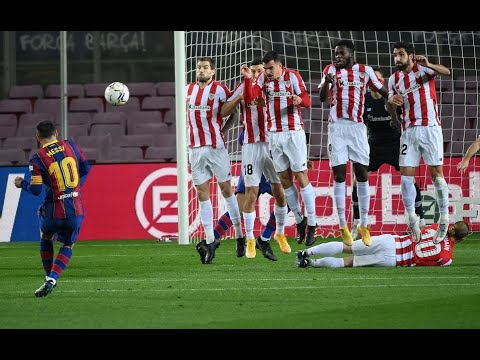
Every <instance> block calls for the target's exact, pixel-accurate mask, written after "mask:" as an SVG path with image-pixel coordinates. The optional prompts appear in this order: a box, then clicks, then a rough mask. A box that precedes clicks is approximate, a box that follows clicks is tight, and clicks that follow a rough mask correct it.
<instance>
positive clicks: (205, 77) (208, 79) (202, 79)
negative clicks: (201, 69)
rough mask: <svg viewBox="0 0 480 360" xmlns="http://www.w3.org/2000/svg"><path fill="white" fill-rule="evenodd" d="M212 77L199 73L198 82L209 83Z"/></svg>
mask: <svg viewBox="0 0 480 360" xmlns="http://www.w3.org/2000/svg"><path fill="white" fill-rule="evenodd" d="M211 79H212V77H211V76H210V77H207V76H202V75H197V82H199V83H205V84H206V83H208V82H209V81H210V80H211Z"/></svg>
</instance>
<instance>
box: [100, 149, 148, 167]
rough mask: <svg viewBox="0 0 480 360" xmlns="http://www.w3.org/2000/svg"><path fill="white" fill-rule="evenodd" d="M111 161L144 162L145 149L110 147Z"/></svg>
mask: <svg viewBox="0 0 480 360" xmlns="http://www.w3.org/2000/svg"><path fill="white" fill-rule="evenodd" d="M108 160H109V161H111V162H124V163H128V162H142V161H143V151H142V149H140V148H137V147H116V146H114V147H112V148H111V149H110V157H109V159H108Z"/></svg>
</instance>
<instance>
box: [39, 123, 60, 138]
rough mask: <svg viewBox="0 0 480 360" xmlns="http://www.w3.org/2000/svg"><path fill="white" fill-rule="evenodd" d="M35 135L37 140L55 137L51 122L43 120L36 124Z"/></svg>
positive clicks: (53, 125) (53, 126)
mask: <svg viewBox="0 0 480 360" xmlns="http://www.w3.org/2000/svg"><path fill="white" fill-rule="evenodd" d="M36 129H37V134H38V137H39V138H42V139H48V138H49V137H52V136H53V135H55V130H56V128H55V124H54V123H53V122H52V121H51V120H43V121H40V122H39V123H38V124H37V128H36Z"/></svg>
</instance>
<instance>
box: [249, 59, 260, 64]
mask: <svg viewBox="0 0 480 360" xmlns="http://www.w3.org/2000/svg"><path fill="white" fill-rule="evenodd" d="M252 65H263V62H262V60H260V59H254V60H252V63H251V64H250V66H252Z"/></svg>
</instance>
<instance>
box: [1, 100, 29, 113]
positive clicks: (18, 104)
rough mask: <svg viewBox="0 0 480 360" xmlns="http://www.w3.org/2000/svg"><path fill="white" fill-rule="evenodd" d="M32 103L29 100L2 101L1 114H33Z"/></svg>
mask: <svg viewBox="0 0 480 360" xmlns="http://www.w3.org/2000/svg"><path fill="white" fill-rule="evenodd" d="M31 112H32V103H31V101H30V100H28V99H4V100H0V114H15V115H17V117H19V116H20V115H21V114H25V113H31Z"/></svg>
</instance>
